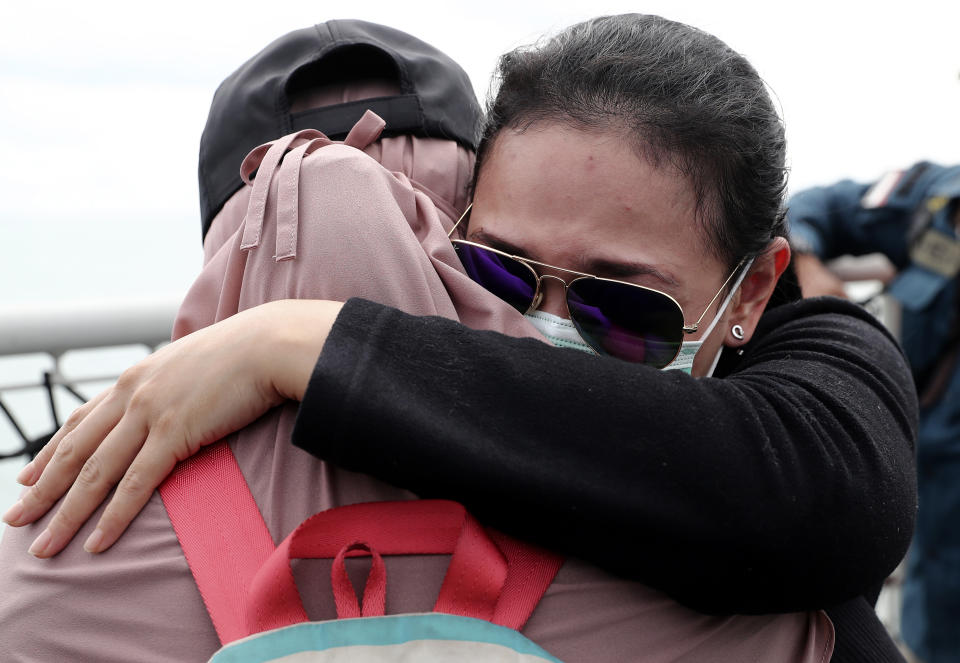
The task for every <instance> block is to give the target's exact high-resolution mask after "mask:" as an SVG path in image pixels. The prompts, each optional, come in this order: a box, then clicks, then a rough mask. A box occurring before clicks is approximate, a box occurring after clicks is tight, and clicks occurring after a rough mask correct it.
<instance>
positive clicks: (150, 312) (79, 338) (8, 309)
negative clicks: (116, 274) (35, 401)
mask: <svg viewBox="0 0 960 663" xmlns="http://www.w3.org/2000/svg"><path fill="white" fill-rule="evenodd" d="M179 305H180V298H179V297H176V298H175V297H165V298H153V299H136V300H133V299H128V300H120V299H117V300H90V301H69V302H41V303H29V304H18V305H8V306H3V307H0V357H13V356H25V355H37V354H39V355H45V356H46V357H48V358H49V360H50V361H49V362H48V363H49V368H47V369H43V370H39V371H37V372H36V373H35V374H34V375H35V377H33V376H31V377H29V378H26V379H24V378H22V377H21V378H17V377H11V376H10V375H9V374H7V373H9V371H7V372H5V371H4V370H3V367H2V366H0V415H2V417H3V418H5V419H6V420H7V422H8V423H9V424H10V427H11V428H12V430H13V431H14V432H15V434H16V435H17V436H18V437H19V438H20V444H21V446H20V447H18V448H15V449H12V450H10V449H9V448H8V447H9V445H4V446H5V447H7V448H8V450H7V451H5V452H2V453H0V459H3V458H13V457H17V456H25V457H32V456H33V455H35V454H36V452H37V451H39V450H40V448H41V447H42V446H43V444H45V443H46V441H47V440H48V439H49V438H50V436H51V435H52V434H53V432H54V431H56V429H57V428H59V427H60V424H61V419H60V416H59V412H58V407H57V398H56V397H55V394H56V392H57V391H58V390H62V391H65V392H66V393H68V394H70V395H71V396H73V397H74V398H75V399H77V401H78V402H83V401H85V400H86V399H87V396H86V395H84V394H83V393H81V390H80V388H81V386H82V385H90V384H96V383H109V382H112V381H114V380H116V378H117V377H118V376H119V375H120V373H121V372H122V370H123V368H117V369H115V370H109V371H105V372H97V371H94V372H93V373H91V372H89V371H88V372H85V373H82V374H70V373H69V372H66V371H64V370H63V358H64V356H66V355H68V353H70V352H73V351H76V350H82V349H94V348H104V349H105V348H115V347H119V346H131V345H136V346H142V347H144V348H145V349H146V351H153V350H154V349H156V348H157V347H158V346H159V345H161V344H163V343H165V342H167V341H169V340H170V333H171V330H172V329H173V320H174V317H175V316H176V312H177V309H178V308H179ZM37 389H42V390H44V391H45V392H46V400H47V402H48V406H49V412H50V426H49V431H48V432H46V433H43V434H40V435H33V434H30V433H28V432H27V430H26V427H25V426H23V425H22V424H21V422H20V420H19V419H18V417H17V416H16V415H15V413H14V411H13V410H14V409H13V408H12V407H10V405H9V404H8V403H7V401H6V397H7V396H9V395H11V394H14V393H16V392H22V391H26V390H37Z"/></svg>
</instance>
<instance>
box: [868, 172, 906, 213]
mask: <svg viewBox="0 0 960 663" xmlns="http://www.w3.org/2000/svg"><path fill="white" fill-rule="evenodd" d="M903 175H904V171H902V170H893V171H890V172H889V173H887V174H886V175H884V176H883V177H881V178H880V179H879V180H878V181H877V183H876V184H874V185H873V186H872V187H870V188H869V189H867V192H866V193H865V194H863V198H861V199H860V206H861V207H862V208H863V209H877V208H879V207H883V206H884V205H886V204H887V201H888V200H889V199H890V195H891V194H892V193H893V192H894V191H895V190H896V188H897V185H898V184H899V183H900V180H902V179H903Z"/></svg>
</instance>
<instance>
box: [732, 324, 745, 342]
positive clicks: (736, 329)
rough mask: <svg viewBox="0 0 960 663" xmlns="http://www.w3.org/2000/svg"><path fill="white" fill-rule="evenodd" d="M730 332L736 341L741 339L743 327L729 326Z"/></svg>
mask: <svg viewBox="0 0 960 663" xmlns="http://www.w3.org/2000/svg"><path fill="white" fill-rule="evenodd" d="M730 332H731V333H732V334H733V337H734V338H735V339H737V340H738V341H742V340H743V327H741V326H740V325H734V326H733V327H731V329H730Z"/></svg>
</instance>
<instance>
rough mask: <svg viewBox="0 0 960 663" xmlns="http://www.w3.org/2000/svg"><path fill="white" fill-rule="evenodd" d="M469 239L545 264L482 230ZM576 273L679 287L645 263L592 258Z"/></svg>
mask: <svg viewBox="0 0 960 663" xmlns="http://www.w3.org/2000/svg"><path fill="white" fill-rule="evenodd" d="M470 239H471V241H475V242H478V243H480V244H485V245H486V246H489V247H490V248H493V249H498V250H500V251H503V252H504V253H509V254H511V255H515V256H519V257H521V258H528V259H530V260H537V261H539V262H546V261H545V260H540V259H539V258H538V257H537V256H535V255H531V254H530V253H528V252H527V251H525V250H524V249H522V248H521V247H519V246H517V245H515V244H511V243H510V242H508V241H506V240H504V239H501V238H500V237H497V236H496V235H493V234H491V233H488V232H486V231H484V230H483V228H480V229H478V230H477V231H476V232H475V233H472V234H471V236H470ZM556 267H566V268H567V269H574V268H573V267H568V266H567V265H556ZM576 271H578V272H583V273H585V274H593V275H595V276H601V277H606V278H613V279H628V278H631V277H637V276H652V277H653V278H655V279H657V280H658V281H662V282H663V283H666V284H667V285H671V286H674V287H679V285H680V283H679V282H678V281H677V280H676V279H675V278H673V277H672V276H670V275H669V274H667V273H665V272H662V271H661V270H659V269H657V268H656V267H654V266H653V265H648V264H647V263H642V262H619V261H615V260H607V259H605V258H592V259H589V260H584V261H583V264H582V265H580V266H578V267H577V268H576Z"/></svg>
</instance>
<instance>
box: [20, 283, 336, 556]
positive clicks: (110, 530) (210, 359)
mask: <svg viewBox="0 0 960 663" xmlns="http://www.w3.org/2000/svg"><path fill="white" fill-rule="evenodd" d="M341 307H342V304H340V303H338V302H326V301H293V300H288V301H280V302H271V303H268V304H263V305H261V306H257V307H255V308H252V309H249V310H246V311H243V312H241V313H238V314H237V315H234V316H232V317H230V318H227V319H226V320H223V321H221V322H218V323H217V324H215V325H211V326H210V327H207V328H205V329H201V330H198V331H196V332H194V333H193V334H190V335H188V336H185V337H183V338H181V339H179V340H177V341H175V342H173V343H170V344H169V345H167V346H165V347H163V348H161V349H160V350H158V351H157V352H155V353H154V354H152V355H150V356H149V357H147V358H146V359H144V360H143V361H141V362H139V363H138V364H135V365H134V366H132V367H131V368H129V369H127V370H126V371H124V373H123V374H122V375H121V376H120V378H119V379H118V380H117V382H116V384H115V385H114V386H113V387H111V388H109V389H107V390H106V391H104V392H102V393H101V394H99V395H98V396H97V397H96V398H94V399H93V400H91V401H90V402H89V403H86V404H85V405H83V406H81V407H80V408H79V409H77V410H76V411H75V412H74V413H73V414H72V415H71V416H70V418H69V419H68V420H67V422H66V423H65V424H64V425H63V427H62V428H61V429H60V430H59V431H57V433H56V434H55V435H54V436H53V438H52V439H51V440H50V442H49V443H47V445H46V446H45V447H44V448H43V449H42V450H41V451H40V453H39V454H37V457H36V458H35V459H34V460H33V461H32V462H31V463H29V464H28V465H27V466H26V467H24V468H23V470H22V471H21V472H20V474H19V475H18V477H17V480H18V481H19V482H20V483H22V484H24V485H27V486H31V488H30V490H28V491H27V492H26V493H25V494H24V495H23V497H22V498H21V499H20V500H19V501H18V502H17V503H16V504H14V505H13V506H12V507H11V508H10V510H9V511H7V513H6V514H5V515H4V516H3V520H4V521H5V522H6V523H7V524H9V525H11V526H14V527H17V526H20V525H26V524H28V523H32V522H34V521H35V520H37V519H38V518H40V517H42V516H43V515H44V514H45V513H47V512H48V511H49V510H50V508H51V507H52V506H53V504H54V503H55V502H56V501H57V500H58V499H60V498H61V497H62V496H63V495H64V493H66V498H65V499H64V500H63V503H62V504H61V505H60V508H59V510H58V511H57V513H56V515H55V516H54V517H53V518H52V519H51V520H50V524H49V525H48V526H47V529H46V530H45V531H44V532H43V533H42V534H40V536H38V537H37V539H36V540H35V541H34V542H33V545H32V546H31V547H30V552H31V553H33V554H34V555H36V556H38V557H50V556H52V555H55V554H57V553H58V552H60V551H61V550H62V549H63V548H64V547H65V546H66V545H67V543H69V542H70V540H71V539H72V538H73V536H74V535H75V534H76V532H77V530H78V529H80V526H81V525H82V524H83V523H84V522H86V521H87V519H89V518H90V515H91V514H92V513H93V512H94V511H95V510H96V509H97V507H98V506H99V505H100V504H101V503H102V502H103V500H104V499H106V497H107V494H108V493H109V492H110V490H111V489H112V488H113V487H114V486H116V487H117V491H116V493H115V495H114V497H113V498H112V499H111V500H110V503H109V504H108V505H107V508H106V510H105V511H104V513H103V516H102V517H101V518H100V521H99V523H98V524H97V528H96V529H95V530H94V532H93V534H91V535H90V537H89V538H88V539H87V541H86V543H85V544H84V548H85V549H86V550H88V551H89V552H101V551H103V550H106V549H107V548H109V547H110V546H111V545H113V543H114V542H115V541H116V540H117V538H119V536H120V534H122V533H123V531H124V530H125V529H126V528H127V526H128V525H129V524H130V522H131V521H132V520H133V518H134V517H135V516H136V515H137V513H139V512H140V509H142V508H143V506H144V504H146V502H147V500H149V499H150V496H151V495H152V494H153V491H154V490H155V489H156V487H157V486H158V485H160V483H161V482H162V481H163V480H164V479H165V478H166V477H167V475H169V474H170V472H171V471H173V468H174V465H176V463H177V462H179V461H181V460H184V459H186V458H188V457H189V456H191V455H193V454H195V453H196V452H197V451H198V450H199V449H200V447H202V446H204V445H206V444H210V443H212V442H215V441H217V440H219V439H221V438H222V437H224V436H226V435H228V434H230V433H232V432H234V431H236V430H239V429H240V428H242V427H243V426H245V425H247V424H248V423H250V422H252V421H254V420H255V419H257V418H258V417H259V416H260V415H262V414H263V413H264V412H266V411H267V410H269V409H270V408H271V407H273V406H275V405H278V404H280V403H281V402H283V401H284V400H286V399H295V400H300V399H301V398H302V397H303V392H304V391H305V390H306V386H307V382H308V381H309V378H310V374H311V372H312V371H313V366H314V364H315V363H316V360H317V357H318V356H319V355H320V351H321V350H322V349H323V344H324V342H325V341H326V337H327V334H328V333H329V331H330V328H331V327H332V326H333V322H334V320H335V319H336V316H337V314H338V313H339V312H340V308H341Z"/></svg>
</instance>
